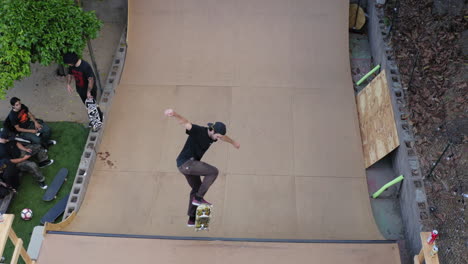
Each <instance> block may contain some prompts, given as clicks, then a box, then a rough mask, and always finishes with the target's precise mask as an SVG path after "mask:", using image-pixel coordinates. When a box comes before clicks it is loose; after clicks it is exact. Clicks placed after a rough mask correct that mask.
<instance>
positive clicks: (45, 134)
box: [19, 119, 51, 148]
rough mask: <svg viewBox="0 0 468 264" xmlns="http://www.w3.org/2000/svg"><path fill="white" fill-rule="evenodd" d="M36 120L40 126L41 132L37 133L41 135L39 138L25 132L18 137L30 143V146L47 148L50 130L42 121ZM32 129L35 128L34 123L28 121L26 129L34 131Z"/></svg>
mask: <svg viewBox="0 0 468 264" xmlns="http://www.w3.org/2000/svg"><path fill="white" fill-rule="evenodd" d="M36 120H37V122H38V123H39V124H41V126H42V128H41V130H39V131H38V132H39V133H41V134H40V135H39V136H36V134H35V133H25V132H21V133H20V134H19V135H20V136H21V137H22V138H24V139H27V140H29V141H31V143H32V144H40V145H42V146H43V147H44V148H47V145H48V144H47V141H49V139H50V135H51V131H50V128H49V126H47V124H46V123H44V121H42V120H40V119H36ZM34 128H35V125H34V122H32V121H29V124H28V127H27V129H34Z"/></svg>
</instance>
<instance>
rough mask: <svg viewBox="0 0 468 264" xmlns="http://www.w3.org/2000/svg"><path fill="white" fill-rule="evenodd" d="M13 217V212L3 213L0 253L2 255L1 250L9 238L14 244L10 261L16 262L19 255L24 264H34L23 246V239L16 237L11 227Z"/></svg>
mask: <svg viewBox="0 0 468 264" xmlns="http://www.w3.org/2000/svg"><path fill="white" fill-rule="evenodd" d="M14 218H15V215H13V214H4V215H3V222H1V223H0V247H1V248H0V249H1V250H0V255H3V250H4V249H5V245H6V242H7V239H8V238H9V239H10V240H11V242H12V243H13V245H14V246H15V251H14V252H13V256H12V257H11V263H18V259H19V256H21V257H22V258H23V260H24V262H25V263H26V264H34V263H35V261H32V260H31V257H30V256H29V254H28V252H27V251H26V250H25V249H24V247H23V240H22V239H21V238H18V236H16V233H15V231H13V229H12V228H11V226H12V224H13V219H14Z"/></svg>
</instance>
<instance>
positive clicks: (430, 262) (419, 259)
mask: <svg viewBox="0 0 468 264" xmlns="http://www.w3.org/2000/svg"><path fill="white" fill-rule="evenodd" d="M430 235H431V232H421V233H420V237H421V244H422V248H421V251H419V254H418V255H416V256H414V264H423V263H424V262H423V261H425V263H426V264H439V255H438V254H435V255H434V256H431V251H432V246H433V245H435V241H434V243H433V244H432V245H429V244H427V238H428V237H429V236H430Z"/></svg>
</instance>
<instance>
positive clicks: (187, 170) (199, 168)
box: [179, 160, 218, 217]
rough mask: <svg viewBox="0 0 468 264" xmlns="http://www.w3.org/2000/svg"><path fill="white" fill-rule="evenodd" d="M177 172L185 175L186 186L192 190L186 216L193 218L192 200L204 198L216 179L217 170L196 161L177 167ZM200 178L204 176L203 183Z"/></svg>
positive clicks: (195, 208) (194, 207)
mask: <svg viewBox="0 0 468 264" xmlns="http://www.w3.org/2000/svg"><path fill="white" fill-rule="evenodd" d="M179 171H180V172H181V173H182V174H183V175H185V178H186V179H187V182H188V184H189V185H190V187H191V188H192V190H191V191H190V196H189V206H188V211H187V214H188V216H191V217H194V216H195V212H196V211H197V206H195V205H193V204H192V199H193V198H194V197H195V196H197V197H204V196H205V194H206V192H207V191H208V189H209V188H210V186H211V185H212V184H213V182H214V181H215V180H216V178H217V177H218V169H217V168H216V167H214V166H211V165H210V164H208V163H205V162H203V161H197V160H188V161H186V162H185V163H184V164H182V165H181V166H180V167H179ZM200 176H205V177H204V178H203V181H202V180H201V177H200Z"/></svg>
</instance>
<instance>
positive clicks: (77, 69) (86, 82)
mask: <svg viewBox="0 0 468 264" xmlns="http://www.w3.org/2000/svg"><path fill="white" fill-rule="evenodd" d="M63 62H64V63H65V64H67V65H68V66H69V67H68V74H67V90H68V93H70V94H71V93H72V92H73V88H72V86H71V81H72V78H75V89H76V92H77V93H78V95H79V96H80V98H81V101H82V102H83V104H85V101H86V99H87V98H89V99H91V98H94V99H95V100H97V88H96V81H95V79H96V77H95V75H94V72H93V68H91V65H89V63H88V62H87V61H85V60H82V59H80V58H79V57H78V55H76V53H65V55H63ZM85 105H86V104H85ZM97 109H98V112H99V117H100V118H101V120H102V112H101V109H100V108H99V107H98V108H97Z"/></svg>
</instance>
